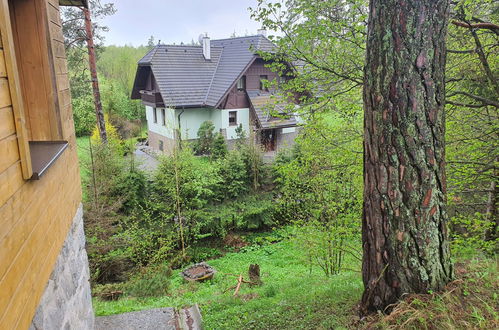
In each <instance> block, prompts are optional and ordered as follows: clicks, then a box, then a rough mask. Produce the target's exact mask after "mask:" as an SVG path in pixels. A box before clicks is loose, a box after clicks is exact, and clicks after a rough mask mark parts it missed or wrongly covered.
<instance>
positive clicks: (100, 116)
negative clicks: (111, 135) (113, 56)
mask: <svg viewBox="0 0 499 330" xmlns="http://www.w3.org/2000/svg"><path fill="white" fill-rule="evenodd" d="M83 12H84V15H85V33H86V35H87V49H88V63H89V67H90V77H91V78H92V91H93V94H94V104H95V116H96V118H97V127H98V129H99V135H100V139H101V142H102V143H104V144H107V132H106V122H105V119H104V112H103V111H102V102H101V99H100V89H99V80H98V79H97V64H96V58H95V46H94V36H93V31H92V19H91V18H90V9H88V8H83Z"/></svg>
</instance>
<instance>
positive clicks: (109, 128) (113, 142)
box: [90, 115, 125, 156]
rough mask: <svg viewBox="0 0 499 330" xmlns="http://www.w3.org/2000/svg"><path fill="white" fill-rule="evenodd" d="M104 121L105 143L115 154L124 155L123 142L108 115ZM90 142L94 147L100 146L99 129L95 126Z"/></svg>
mask: <svg viewBox="0 0 499 330" xmlns="http://www.w3.org/2000/svg"><path fill="white" fill-rule="evenodd" d="M104 120H105V125H106V133H107V142H108V144H109V146H110V148H111V149H112V151H113V152H114V153H115V154H117V155H120V156H122V155H123V154H124V153H125V145H124V143H123V140H122V139H121V138H120V136H119V134H118V131H117V130H116V127H114V125H113V124H111V122H110V121H109V116H108V115H105V116H104ZM90 141H91V142H92V144H94V145H100V144H101V139H100V134H99V128H98V127H97V126H95V128H94V130H93V132H92V137H91V139H90Z"/></svg>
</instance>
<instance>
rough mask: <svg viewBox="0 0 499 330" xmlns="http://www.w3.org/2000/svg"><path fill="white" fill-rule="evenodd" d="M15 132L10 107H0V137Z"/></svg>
mask: <svg viewBox="0 0 499 330" xmlns="http://www.w3.org/2000/svg"><path fill="white" fill-rule="evenodd" d="M15 132H16V124H15V123H14V113H13V112H12V107H5V108H0V139H3V138H5V137H7V136H9V135H11V134H14V133H15Z"/></svg>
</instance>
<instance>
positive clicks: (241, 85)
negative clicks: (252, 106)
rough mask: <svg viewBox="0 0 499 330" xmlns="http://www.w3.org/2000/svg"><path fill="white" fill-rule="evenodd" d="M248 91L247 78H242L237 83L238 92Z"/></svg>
mask: <svg viewBox="0 0 499 330" xmlns="http://www.w3.org/2000/svg"><path fill="white" fill-rule="evenodd" d="M245 89H246V76H242V77H241V78H239V80H238V81H237V90H238V91H244V90H245Z"/></svg>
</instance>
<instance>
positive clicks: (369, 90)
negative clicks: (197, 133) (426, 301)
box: [66, 0, 499, 325]
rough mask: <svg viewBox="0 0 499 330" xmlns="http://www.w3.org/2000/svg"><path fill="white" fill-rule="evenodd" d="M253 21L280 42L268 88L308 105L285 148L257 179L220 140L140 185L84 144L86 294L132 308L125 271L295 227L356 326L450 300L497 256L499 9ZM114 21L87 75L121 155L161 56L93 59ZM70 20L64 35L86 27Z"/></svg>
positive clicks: (115, 158)
mask: <svg viewBox="0 0 499 330" xmlns="http://www.w3.org/2000/svg"><path fill="white" fill-rule="evenodd" d="M249 11H250V15H251V17H252V18H253V19H255V20H256V21H258V22H260V23H261V24H262V26H263V27H265V28H266V29H267V30H269V31H277V32H278V33H277V35H278V36H279V37H275V36H269V38H270V39H271V40H272V41H273V42H274V43H275V44H276V51H275V52H272V53H264V52H262V53H261V54H260V55H261V56H262V57H264V58H265V59H268V60H273V62H272V64H270V67H271V68H272V69H273V70H275V71H277V72H282V73H284V72H289V70H288V67H289V65H292V66H293V68H294V70H293V71H292V73H288V74H291V77H290V78H292V79H289V80H287V82H286V83H283V82H282V81H280V82H279V88H280V91H281V93H283V94H284V95H288V96H289V95H294V94H293V93H295V92H300V95H302V96H301V99H300V109H299V110H298V111H299V114H300V116H301V117H302V118H303V119H304V124H303V127H302V129H301V133H300V136H299V137H298V138H297V141H296V146H295V147H294V148H293V149H291V150H288V151H286V152H282V153H281V154H279V155H278V156H277V158H276V160H275V162H274V163H273V164H271V165H269V164H264V163H263V161H262V158H261V157H262V156H261V152H260V151H259V150H258V148H257V147H256V146H255V145H254V144H252V143H251V138H249V137H247V136H243V135H241V136H240V140H239V142H238V147H237V148H236V149H235V150H231V151H228V150H227V148H226V146H225V145H224V144H223V141H222V142H220V141H219V142H218V143H219V146H218V147H213V148H214V149H209V148H211V147H207V148H208V149H207V152H204V153H206V154H211V155H209V156H205V157H198V156H195V153H194V151H196V150H197V149H196V146H189V145H183V146H182V148H181V150H178V152H176V153H175V154H174V155H173V156H172V157H165V158H164V159H162V160H161V161H160V167H159V169H160V170H159V171H158V172H156V173H155V174H154V176H153V178H152V179H151V178H149V179H148V178H147V176H146V174H144V173H142V172H141V171H140V170H138V169H137V167H136V166H134V165H133V159H132V160H131V161H130V160H124V159H123V157H122V156H123V155H122V154H116V152H115V151H110V150H106V149H105V148H104V149H100V148H99V146H96V150H95V152H96V154H95V155H94V157H95V158H94V159H95V164H94V165H93V166H94V167H93V175H94V181H93V183H92V182H87V183H86V185H85V187H86V188H85V189H88V190H87V192H86V196H87V201H86V212H87V220H86V221H87V227H86V230H87V236H89V241H90V243H89V254H90V261H91V263H92V264H91V267H92V272H93V281H94V282H95V283H94V285H95V286H96V287H97V288H99V289H98V290H104V292H107V291H106V285H110V283H111V288H112V290H117V289H116V287H115V286H114V285H115V284H116V283H115V282H123V283H129V284H124V286H120V285H118V288H119V289H120V290H124V291H127V290H129V292H136V291H137V283H142V284H143V282H141V281H144V279H143V278H141V279H140V280H137V277H136V276H138V275H137V274H139V273H140V271H138V270H137V269H143V267H145V269H155V268H154V267H157V266H158V265H168V267H169V268H170V269H171V268H173V269H177V268H179V267H182V266H185V265H187V264H189V263H190V262H194V261H202V260H204V259H206V258H209V259H211V258H216V256H218V255H219V252H214V251H215V250H216V248H214V247H213V244H214V245H215V246H217V247H218V246H219V245H220V244H221V245H222V246H227V245H230V244H229V243H227V242H228V241H230V240H232V241H234V237H237V242H238V243H237V244H239V245H241V246H245V245H246V244H249V243H248V242H244V234H241V232H245V233H247V232H260V231H266V232H278V233H282V232H281V231H280V230H282V229H283V228H292V230H291V231H292V234H287V236H286V235H284V234H283V235H284V236H286V237H287V239H290V240H293V241H294V242H296V243H297V244H298V245H300V246H301V247H302V249H301V251H300V253H301V254H303V257H304V258H305V260H306V265H307V266H310V269H312V268H316V269H320V270H321V272H323V273H324V274H325V275H326V276H328V277H331V276H333V275H337V274H340V273H341V272H343V271H345V270H346V269H348V267H350V266H351V267H354V268H357V270H358V271H359V273H361V274H362V278H363V286H364V291H363V294H362V297H360V296H359V297H357V302H358V301H359V300H360V301H361V304H360V314H361V315H362V316H365V315H368V314H369V313H371V312H375V311H378V310H381V311H384V312H390V311H392V310H393V309H394V304H395V303H397V302H398V301H399V300H400V299H401V298H403V297H404V296H405V295H406V294H410V293H416V294H428V293H432V292H437V291H441V290H444V289H445V288H446V287H447V286H448V285H449V283H454V282H453V280H454V279H455V278H456V272H455V268H456V267H455V266H453V264H454V263H455V262H456V260H458V259H459V258H460V257H464V256H467V257H469V256H470V255H473V256H476V255H481V256H485V257H486V258H489V257H491V256H495V255H496V253H497V248H498V246H497V244H498V232H497V230H498V229H497V227H498V214H497V192H498V189H499V188H498V187H497V180H498V165H499V164H498V150H499V143H498V141H499V125H498V124H499V120H498V119H499V118H498V117H499V112H498V109H499V83H498V72H499V60H498V57H499V52H498V47H499V25H497V21H498V17H499V6H498V5H497V4H496V3H494V2H492V1H467V0H459V1H453V2H450V1H448V0H437V1H433V0H421V1H399V0H373V1H370V3H369V4H368V2H367V1H365V0H348V1H344V0H327V1H320V2H315V1H308V0H289V1H285V2H284V3H283V2H280V1H264V0H258V1H257V3H256V4H255V6H254V7H253V8H250V9H249ZM113 12H114V8H113V7H112V5H108V6H101V5H100V4H99V3H98V1H95V3H94V8H93V13H94V16H95V18H96V21H97V23H95V29H94V32H95V35H96V40H97V44H98V45H99V47H97V58H98V60H97V70H98V73H99V79H100V85H101V97H102V104H103V110H104V113H105V114H106V116H107V118H108V120H109V122H110V123H112V125H114V126H115V127H116V128H117V132H118V134H117V137H116V139H118V140H126V139H130V138H133V137H136V136H137V135H139V134H140V128H141V126H142V125H143V124H144V110H143V106H142V105H141V104H140V103H139V102H136V101H133V100H130V90H131V88H132V84H133V80H134V76H135V71H136V62H137V60H138V59H140V58H141V57H142V56H143V55H144V54H145V53H146V52H147V51H148V50H149V49H151V47H153V46H154V43H155V42H154V38H153V37H151V38H150V39H149V40H145V42H144V43H145V44H146V45H144V46H139V47H133V46H103V45H102V44H101V43H99V38H100V36H102V35H103V34H104V33H105V31H106V28H105V27H102V26H100V25H98V20H99V17H102V16H105V15H112V14H113ZM66 15H67V16H66V17H67V18H68V22H70V23H71V24H72V23H73V22H75V21H74V20H71V18H74V17H75V16H77V15H80V13H78V12H77V9H71V10H70V11H69V12H67V13H66ZM66 38H67V47H68V54H69V65H70V71H71V86H72V97H73V112H74V119H75V128H76V132H77V135H78V136H88V135H90V134H91V133H92V132H93V131H94V127H95V112H94V103H93V99H92V93H91V89H90V88H89V75H88V69H87V67H88V63H87V61H86V59H87V57H86V55H85V44H84V37H82V36H79V35H67V36H66ZM270 84H277V81H275V82H270ZM137 127H138V128H137ZM114 134H115V135H116V133H114ZM210 134H211V133H210ZM205 142H206V141H205ZM206 143H207V146H214V145H215V144H216V142H215V141H211V140H210V141H207V142H206ZM191 147H194V150H192V149H191ZM217 148H218V149H217ZM216 150H219V151H216ZM220 150H222V151H221V152H220ZM198 151H199V150H198ZM120 153H123V150H120ZM198 153H200V152H198ZM130 164H132V165H130ZM96 182H97V183H98V184H96ZM96 185H97V186H99V188H97V187H96ZM224 189H225V191H224ZM97 191H98V192H99V193H98V194H97V193H96V192H97ZM104 218H105V219H106V220H105V221H103V220H102V219H104ZM228 219H230V220H228ZM99 224H100V225H99ZM279 235H281V234H279ZM250 237H251V235H250ZM272 239H274V238H272ZM281 239H282V237H279V238H278V239H275V241H273V243H275V242H278V241H280V240H281ZM269 240H270V239H269ZM214 242H217V243H214ZM361 242H362V243H361ZM217 244H218V245H217ZM224 244H225V245H224ZM237 244H236V245H234V246H237ZM234 246H232V248H234ZM241 246H237V249H240V248H241ZM206 249H208V250H206ZM247 250H249V249H247ZM180 251H181V253H180ZM200 251H205V252H206V251H210V252H206V253H205V252H203V253H201V252H200ZM217 251H218V250H217ZM231 251H232V250H231ZM237 251H239V250H237ZM237 251H236V252H237ZM243 251H244V249H243ZM224 253H225V252H224ZM350 259H351V260H350ZM359 259H362V262H361V263H360V262H357V261H358V260H359ZM353 260H357V261H353ZM130 274H132V275H130ZM145 274H150V273H148V271H146V273H145ZM148 276H150V275H148ZM139 277H140V276H139ZM166 281H168V283H170V282H169V281H170V280H169V279H167V280H166ZM130 283H131V284H130ZM127 285H129V286H128V287H127ZM134 285H135V286H134ZM143 285H145V284H143ZM493 285H497V283H495V284H493ZM139 291H140V290H139ZM145 291H147V290H145ZM120 292H121V291H120ZM395 314H396V313H394V314H393V315H395ZM492 314H494V313H492ZM494 315H497V313H496V314H494ZM430 324H431V323H430ZM420 325H421V324H420ZM433 325H435V324H433ZM437 325H438V324H437ZM487 325H490V324H489V323H487Z"/></svg>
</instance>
